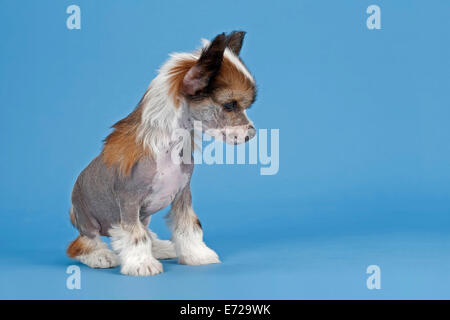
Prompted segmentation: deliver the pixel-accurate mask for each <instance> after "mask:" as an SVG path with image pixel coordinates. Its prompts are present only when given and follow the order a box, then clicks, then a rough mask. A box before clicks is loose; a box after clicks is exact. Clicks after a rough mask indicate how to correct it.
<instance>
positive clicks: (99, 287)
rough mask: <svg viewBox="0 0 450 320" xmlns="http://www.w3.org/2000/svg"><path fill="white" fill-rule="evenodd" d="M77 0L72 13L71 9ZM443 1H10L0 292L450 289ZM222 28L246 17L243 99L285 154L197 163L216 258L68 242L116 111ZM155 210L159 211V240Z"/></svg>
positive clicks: (153, 295)
mask: <svg viewBox="0 0 450 320" xmlns="http://www.w3.org/2000/svg"><path fill="white" fill-rule="evenodd" d="M73 4H75V5H77V6H79V7H80V9H81V29H73V30H70V29H68V28H67V25H66V20H67V18H68V17H69V14H68V13H66V9H67V7H69V6H70V5H73ZM370 5H377V6H378V7H379V8H380V11H381V15H380V19H381V20H380V21H381V28H380V29H369V28H368V26H367V19H368V18H369V17H370V14H368V13H367V12H366V10H367V8H368V7H369V6H370ZM449 12H450V3H449V2H448V1H445V0H442V1H438V0H433V1H382V0H370V1H365V0H359V1H356V0H355V1H331V0H330V1H324V0H321V1H312V0H311V1H299V0H295V1H237V0H230V1H227V2H223V1H180V0H171V1H143V0H142V1H138V0H132V1H87V0H73V1H72V0H71V1H66V0H61V1H32V0H28V1H24V0H21V1H13V0H1V1H0V39H1V40H0V105H1V114H0V122H1V127H0V130H1V134H0V139H1V159H0V170H1V182H0V298H2V299H14V298H25V299H51V298H53V299H55V298H56V299H93V298H96V299H102V298H112V299H233V298H234V299H336V298H338V299H352V298H356V299H394V298H413V299H416V298H427V299H428V298H434V299H444V298H446V299H448V298H450V289H449V288H450V279H449V274H448V270H449V268H450V257H449V253H450V234H449V228H450V143H449V141H450V126H449V120H450V98H449V93H450V81H449V75H450V59H449V57H450V41H449V31H450V19H448V13H449ZM232 30H245V31H247V36H246V39H245V41H244V46H243V50H242V52H241V56H242V59H243V60H244V62H245V63H246V64H247V66H248V68H249V69H250V70H251V72H252V73H253V74H254V76H255V79H256V81H257V83H258V89H259V91H258V99H257V101H256V103H255V105H254V106H253V107H252V108H251V109H250V110H249V112H248V115H249V117H250V118H251V119H252V120H253V121H254V123H255V126H256V127H257V128H258V129H261V128H262V129H279V171H278V173H277V174H275V175H261V174H260V169H261V167H264V165H261V164H257V165H254V164H245V165H220V164H217V165H206V164H203V165H198V166H196V168H195V172H194V176H193V179H192V192H193V199H194V208H195V210H196V212H197V213H198V215H199V217H200V219H201V221H202V224H203V227H204V231H205V241H206V243H207V244H208V245H209V246H210V247H211V248H213V249H215V250H216V251H217V252H218V253H219V255H220V257H221V260H222V264H220V265H208V266H200V267H193V266H184V265H178V264H177V263H176V261H175V260H168V261H164V262H163V265H164V273H163V274H160V275H157V276H154V277H129V276H123V275H121V274H120V270H119V268H114V269H106V270H94V269H90V268H88V267H86V266H84V265H81V264H79V263H78V262H76V261H73V260H71V259H69V258H68V257H66V255H65V248H66V246H67V244H68V243H69V241H71V240H73V239H74V238H75V236H76V234H77V233H76V230H75V229H74V228H73V227H72V226H71V225H70V222H69V216H68V213H69V208H70V194H71V190H72V187H73V184H74V182H75V179H76V177H77V175H78V174H79V173H80V171H81V170H82V169H83V168H84V167H85V166H86V165H87V164H88V163H89V162H90V161H91V160H92V159H93V158H94V157H95V156H96V155H97V154H98V153H99V152H100V150H101V147H102V140H103V139H104V138H105V137H106V136H107V135H108V133H109V132H110V129H109V127H110V126H111V125H112V124H113V123H115V122H116V121H118V120H119V119H121V118H123V117H124V116H126V115H127V114H128V113H129V112H130V111H132V110H133V108H134V107H135V106H136V104H137V102H138V101H139V99H140V98H141V96H142V95H143V93H144V92H145V89H146V88H147V86H148V84H149V83H150V81H151V80H152V79H153V78H154V76H155V75H156V70H157V69H158V67H159V66H160V65H161V64H162V63H163V62H164V61H165V60H166V59H167V57H168V54H169V53H171V52H175V51H190V50H193V49H195V48H196V47H198V46H199V45H200V39H201V38H208V39H211V38H213V37H214V36H215V35H216V34H218V33H221V32H224V31H225V32H230V31H232ZM269 136H270V135H269ZM165 211H167V209H166V210H164V211H163V212H160V213H157V214H156V216H154V218H153V219H152V224H151V228H152V229H153V230H154V231H156V232H157V233H158V234H159V236H160V237H161V238H169V237H170V233H169V232H168V230H167V228H166V226H165V223H164V219H163V216H164V212H165ZM71 265H76V266H79V267H80V270H81V288H80V289H72V290H71V289H70V288H68V287H67V283H66V282H67V279H68V277H69V276H70V274H68V273H67V271H68V267H69V266H71ZM371 265H376V266H378V267H379V270H380V272H381V273H380V274H381V287H380V288H379V289H377V288H375V289H372V290H370V289H369V288H368V285H367V279H368V278H369V277H370V276H371V275H370V274H368V273H367V268H368V267H369V266H371ZM69 270H70V269H69ZM369 287H370V286H369Z"/></svg>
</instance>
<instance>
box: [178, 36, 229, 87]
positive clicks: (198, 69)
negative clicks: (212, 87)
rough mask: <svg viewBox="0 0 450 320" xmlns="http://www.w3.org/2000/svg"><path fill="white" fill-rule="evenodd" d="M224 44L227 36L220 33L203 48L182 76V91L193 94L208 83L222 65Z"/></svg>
mask: <svg viewBox="0 0 450 320" xmlns="http://www.w3.org/2000/svg"><path fill="white" fill-rule="evenodd" d="M226 46H227V37H226V36H225V33H221V34H219V35H218V36H217V37H215V38H214V40H213V41H212V42H211V43H210V44H209V45H208V46H207V47H206V48H204V49H203V51H202V54H201V55H200V58H199V59H198V61H197V63H196V64H195V65H194V66H193V67H192V68H191V69H189V71H188V72H187V73H186V75H185V76H184V79H183V85H182V86H181V90H182V91H183V93H185V94H187V95H190V96H195V95H196V94H197V93H198V92H199V91H201V90H203V89H205V88H206V87H207V86H208V85H209V83H210V81H211V79H212V78H213V77H214V76H215V75H216V73H217V71H219V69H220V66H221V65H222V60H223V52H224V51H225V48H226Z"/></svg>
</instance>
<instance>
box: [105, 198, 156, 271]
mask: <svg viewBox="0 0 450 320" xmlns="http://www.w3.org/2000/svg"><path fill="white" fill-rule="evenodd" d="M139 208H140V207H139V206H138V205H137V204H136V203H135V202H133V201H129V200H128V201H126V202H125V200H122V201H120V215H121V223H120V225H116V226H113V227H112V228H111V229H110V230H109V234H110V235H111V246H112V247H113V249H114V251H116V252H117V254H118V256H119V258H120V263H121V269H120V272H121V273H123V274H127V275H132V276H149V275H155V274H158V273H161V272H162V271H163V267H162V264H161V263H160V262H159V261H158V260H156V259H155V258H154V257H153V254H152V240H151V238H150V235H149V233H148V231H147V230H146V227H145V226H144V225H143V224H142V223H141V221H140V220H139Z"/></svg>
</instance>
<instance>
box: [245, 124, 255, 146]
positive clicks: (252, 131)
mask: <svg viewBox="0 0 450 320" xmlns="http://www.w3.org/2000/svg"><path fill="white" fill-rule="evenodd" d="M255 135H256V129H255V127H254V126H252V125H249V126H248V130H247V136H246V137H245V142H247V141H249V140H250V139H252V138H253V137H254V136H255Z"/></svg>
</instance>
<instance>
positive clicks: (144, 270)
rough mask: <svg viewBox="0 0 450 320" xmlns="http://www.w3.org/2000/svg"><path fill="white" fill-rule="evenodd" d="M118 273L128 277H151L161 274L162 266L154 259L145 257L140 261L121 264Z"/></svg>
mask: <svg viewBox="0 0 450 320" xmlns="http://www.w3.org/2000/svg"><path fill="white" fill-rule="evenodd" d="M120 272H121V273H122V274H126V275H130V276H153V275H155V274H158V273H161V272H163V266H162V264H161V262H159V261H158V260H156V259H155V258H153V257H146V258H144V259H142V260H141V261H136V262H125V263H123V264H122V268H121V269H120Z"/></svg>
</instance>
